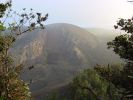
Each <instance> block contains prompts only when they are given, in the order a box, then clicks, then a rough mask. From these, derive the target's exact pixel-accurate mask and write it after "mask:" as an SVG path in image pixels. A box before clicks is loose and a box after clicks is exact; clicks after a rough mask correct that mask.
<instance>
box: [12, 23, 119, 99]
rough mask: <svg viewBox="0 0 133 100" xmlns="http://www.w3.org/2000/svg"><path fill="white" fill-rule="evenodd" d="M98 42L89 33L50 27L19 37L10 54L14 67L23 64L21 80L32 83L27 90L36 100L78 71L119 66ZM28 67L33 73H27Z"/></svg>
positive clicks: (114, 58)
mask: <svg viewBox="0 0 133 100" xmlns="http://www.w3.org/2000/svg"><path fill="white" fill-rule="evenodd" d="M100 41H101V40H100V38H99V37H98V36H97V35H95V34H93V32H88V31H87V30H85V29H83V28H80V27H78V26H74V25H71V24H64V23H60V24H51V25H47V26H46V27H45V30H40V29H37V30H35V31H34V32H29V33H25V34H23V35H22V36H20V37H19V38H18V39H17V41H16V43H15V44H14V45H13V48H12V49H11V50H10V52H11V53H12V55H13V56H14V59H15V64H16V65H17V64H20V63H23V64H24V66H25V68H24V70H23V73H22V78H23V79H24V80H27V81H29V80H31V79H32V80H33V83H32V84H31V85H30V88H31V91H32V92H33V95H34V96H36V98H38V97H42V96H43V95H44V93H45V92H49V91H51V90H52V89H57V88H60V87H62V86H65V85H66V84H68V83H69V82H70V81H71V80H72V78H73V77H74V76H75V75H76V74H77V73H78V72H79V71H80V70H83V69H85V68H88V67H93V66H94V65H96V64H108V63H112V62H113V63H117V62H119V61H120V60H119V57H118V56H116V55H115V54H114V53H113V52H111V51H110V50H107V48H106V47H105V45H106V43H105V42H100ZM32 65H33V66H34V69H32V70H31V71H29V70H28V67H29V66H32Z"/></svg>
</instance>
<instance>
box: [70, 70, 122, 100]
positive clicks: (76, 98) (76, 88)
mask: <svg viewBox="0 0 133 100" xmlns="http://www.w3.org/2000/svg"><path fill="white" fill-rule="evenodd" d="M70 86H71V88H72V89H71V92H72V99H73V100H120V99H119V97H118V96H117V95H115V94H116V92H115V91H116V88H115V87H114V86H113V84H109V83H108V82H107V81H106V80H105V79H104V78H102V77H101V76H100V75H99V74H98V73H97V72H96V71H95V70H94V69H86V70H84V71H83V72H82V73H80V74H79V75H78V76H77V77H75V78H74V80H73V82H72V83H71V85H70ZM109 87H110V90H109ZM109 91H110V92H111V94H110V93H109Z"/></svg>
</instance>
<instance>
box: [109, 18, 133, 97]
mask: <svg viewBox="0 0 133 100" xmlns="http://www.w3.org/2000/svg"><path fill="white" fill-rule="evenodd" d="M114 28H115V29H120V30H123V31H125V32H126V34H121V35H119V36H117V37H115V39H114V40H113V41H111V42H108V43H107V44H108V48H113V51H114V52H115V53H116V54H118V55H119V56H120V57H121V58H122V59H123V60H124V61H125V63H126V64H125V66H124V68H123V71H121V73H120V76H119V78H120V81H119V82H116V83H115V82H113V81H112V82H113V84H114V85H115V86H117V87H119V89H120V90H121V89H122V90H123V92H122V94H124V97H123V98H131V99H133V18H130V19H123V18H120V19H119V20H118V21H117V25H114ZM116 77H117V76H116ZM116 77H114V78H116Z"/></svg>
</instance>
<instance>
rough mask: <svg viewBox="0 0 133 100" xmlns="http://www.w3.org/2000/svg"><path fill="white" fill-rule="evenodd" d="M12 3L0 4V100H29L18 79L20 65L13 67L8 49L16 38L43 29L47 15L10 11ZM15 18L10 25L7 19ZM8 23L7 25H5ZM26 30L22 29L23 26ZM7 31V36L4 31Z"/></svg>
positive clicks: (27, 91)
mask: <svg viewBox="0 0 133 100" xmlns="http://www.w3.org/2000/svg"><path fill="white" fill-rule="evenodd" d="M11 5H12V2H11V1H8V2H7V3H0V99H1V100H29V99H31V95H30V92H29V88H28V84H27V83H25V82H24V81H23V80H21V79H20V72H21V70H22V68H23V66H22V65H19V66H15V65H13V59H12V57H11V56H10V55H9V54H8V50H9V48H10V47H11V46H12V44H13V43H14V42H15V41H16V39H17V36H18V35H21V34H23V33H26V32H28V31H32V30H34V29H36V28H38V27H40V28H44V26H43V22H44V21H45V20H46V19H47V17H48V14H46V15H45V17H43V16H42V15H41V13H33V12H32V11H33V10H32V9H31V12H30V13H26V9H23V11H24V12H23V13H22V14H19V13H16V12H14V11H13V10H11ZM13 15H14V16H15V17H17V18H18V19H17V20H15V21H14V20H13V22H11V23H10V24H9V23H8V21H7V19H8V18H9V19H10V20H11V19H12V18H13ZM7 23H8V25H7ZM25 25H26V26H27V28H24V26H25ZM7 29H8V31H9V32H8V34H7V33H6V31H5V30H7Z"/></svg>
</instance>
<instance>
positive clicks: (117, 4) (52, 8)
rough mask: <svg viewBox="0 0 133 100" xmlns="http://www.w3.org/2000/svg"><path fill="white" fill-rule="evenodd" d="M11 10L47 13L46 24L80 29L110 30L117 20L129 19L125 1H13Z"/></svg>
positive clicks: (131, 7)
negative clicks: (69, 24) (26, 9)
mask: <svg viewBox="0 0 133 100" xmlns="http://www.w3.org/2000/svg"><path fill="white" fill-rule="evenodd" d="M13 8H14V9H16V10H18V11H20V10H21V8H29V9H30V8H33V9H34V10H35V11H39V12H42V13H44V14H45V13H49V19H48V20H47V22H46V24H51V23H71V24H75V25H79V26H82V27H102V28H112V27H113V25H114V24H115V23H116V20H117V19H118V18H121V17H122V18H131V17H132V15H133V4H131V3H128V2H127V0H13Z"/></svg>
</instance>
